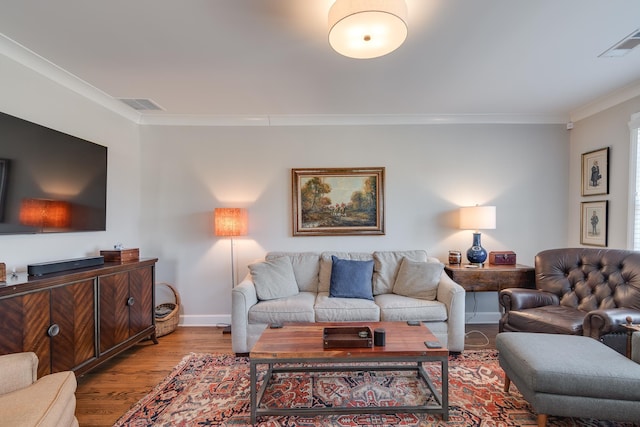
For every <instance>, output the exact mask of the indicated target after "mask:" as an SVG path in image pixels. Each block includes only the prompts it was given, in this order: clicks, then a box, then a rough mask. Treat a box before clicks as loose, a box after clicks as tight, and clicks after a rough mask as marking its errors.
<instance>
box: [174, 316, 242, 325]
mask: <svg viewBox="0 0 640 427" xmlns="http://www.w3.org/2000/svg"><path fill="white" fill-rule="evenodd" d="M230 324H231V315H217V314H199V315H190V314H186V315H182V316H180V321H179V322H178V325H180V326H228V325H230Z"/></svg>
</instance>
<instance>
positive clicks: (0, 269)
mask: <svg viewBox="0 0 640 427" xmlns="http://www.w3.org/2000/svg"><path fill="white" fill-rule="evenodd" d="M6 281H7V265H6V264H5V263H4V262H0V282H6Z"/></svg>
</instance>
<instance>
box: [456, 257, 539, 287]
mask: <svg viewBox="0 0 640 427" xmlns="http://www.w3.org/2000/svg"><path fill="white" fill-rule="evenodd" d="M444 271H446V272H447V275H448V276H449V277H450V278H451V279H452V280H453V281H454V282H456V283H458V284H459V285H460V286H462V287H463V288H464V289H465V291H467V292H500V291H501V290H502V289H506V288H530V289H535V287H536V280H535V279H536V277H535V269H534V268H533V267H529V266H527V265H521V264H516V265H493V264H485V265H484V266H483V267H476V268H471V267H466V264H459V265H452V264H449V265H445V267H444Z"/></svg>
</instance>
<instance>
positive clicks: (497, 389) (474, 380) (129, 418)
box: [114, 350, 632, 427]
mask: <svg viewBox="0 0 640 427" xmlns="http://www.w3.org/2000/svg"><path fill="white" fill-rule="evenodd" d="M427 371H428V372H430V374H432V378H434V382H435V383H436V385H437V387H439V386H440V384H439V374H438V372H439V367H438V366H437V365H435V364H434V365H433V366H428V367H427ZM503 384H504V374H503V372H502V369H501V368H500V366H499V365H498V361H497V352H496V351H495V350H480V351H465V352H464V353H462V354H460V355H456V356H451V357H450V361H449V421H448V422H443V421H442V420H441V418H440V415H429V414H395V413H394V412H393V409H390V410H389V414H386V415H374V414H371V415H329V416H321V417H320V416H318V417H308V416H287V417H285V416H277V417H276V416H272V417H259V418H258V424H257V425H258V426H265V427H267V426H268V427H280V426H282V427H310V426H415V427H417V426H460V427H470V426H483V427H494V426H496V427H506V426H536V425H537V422H536V417H535V415H534V414H533V413H532V412H531V408H530V406H529V404H528V403H527V402H526V401H525V400H524V399H523V398H522V395H521V394H520V393H519V392H518V390H517V388H516V387H515V386H514V385H513V384H512V385H511V391H510V393H509V394H504V393H503V392H502V388H503ZM249 387H250V386H249V362H248V359H247V358H237V357H234V356H231V355H211V354H190V355H188V356H186V357H185V358H184V359H183V360H182V361H181V362H180V364H179V365H178V366H176V367H175V368H174V370H173V372H172V373H171V374H170V375H169V376H168V377H167V378H165V379H164V380H163V381H162V382H161V383H160V384H159V385H158V386H157V387H156V388H155V389H154V390H153V391H152V392H151V393H149V394H148V395H147V396H145V397H144V398H142V399H141V400H140V401H139V402H138V403H137V404H136V405H134V406H133V407H132V408H131V410H129V412H127V413H126V414H125V415H123V416H122V417H121V418H120V420H118V422H116V424H115V425H114V427H125V426H130V427H143V426H167V427H169V426H171V427H174V426H185V427H186V426H248V425H250V407H249ZM429 398H430V396H429V393H428V392H427V390H426V389H425V387H424V386H423V384H422V383H421V382H420V381H417V380H416V378H415V374H411V373H408V372H400V371H398V372H385V371H380V372H359V371H356V372H349V373H332V374H327V373H320V374H319V373H304V374H278V375H276V376H275V378H274V379H273V380H272V383H271V386H270V387H269V391H268V392H267V393H265V396H264V398H263V403H264V404H266V405H268V406H269V407H270V408H271V407H274V406H292V405H294V406H297V407H309V406H332V405H341V406H342V405H354V406H356V405H357V406H366V405H387V406H394V405H400V404H410V405H415V404H423V403H424V401H425V399H429ZM549 425H550V426H611V427H614V426H615V427H623V426H624V427H630V426H632V424H625V423H615V422H605V421H595V420H587V419H576V418H560V417H549Z"/></svg>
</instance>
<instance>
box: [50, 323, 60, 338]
mask: <svg viewBox="0 0 640 427" xmlns="http://www.w3.org/2000/svg"><path fill="white" fill-rule="evenodd" d="M59 333H60V326H58V324H57V323H54V324H53V325H51V326H49V329H47V334H48V335H49V336H50V337H55V336H56V335H58V334H59Z"/></svg>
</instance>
